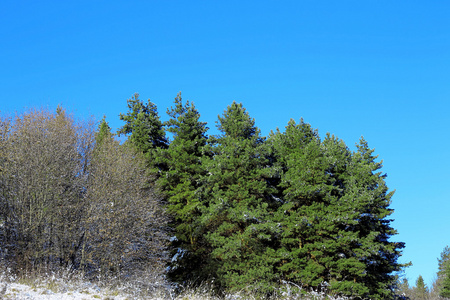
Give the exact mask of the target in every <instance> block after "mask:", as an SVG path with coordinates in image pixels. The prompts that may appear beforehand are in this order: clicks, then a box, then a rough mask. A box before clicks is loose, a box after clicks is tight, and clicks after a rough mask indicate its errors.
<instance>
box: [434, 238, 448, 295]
mask: <svg viewBox="0 0 450 300" xmlns="http://www.w3.org/2000/svg"><path fill="white" fill-rule="evenodd" d="M438 264H439V271H438V274H437V275H438V279H437V285H438V289H439V295H440V296H441V297H444V298H450V247H449V246H445V248H444V250H442V252H441V257H440V258H438Z"/></svg>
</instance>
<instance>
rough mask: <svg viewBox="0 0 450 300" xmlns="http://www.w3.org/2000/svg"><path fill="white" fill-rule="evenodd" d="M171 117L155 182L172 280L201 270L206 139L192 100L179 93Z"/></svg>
mask: <svg viewBox="0 0 450 300" xmlns="http://www.w3.org/2000/svg"><path fill="white" fill-rule="evenodd" d="M167 114H168V115H169V116H170V117H171V118H170V120H169V121H167V122H165V123H164V126H166V128H167V131H168V132H170V133H172V134H173V140H172V141H171V143H170V145H169V147H168V148H167V149H163V150H161V151H160V152H159V153H158V158H157V160H158V161H160V162H161V163H162V164H164V165H165V166H166V170H165V171H163V172H162V176H161V178H160V179H159V181H158V183H159V184H160V186H161V188H162V189H163V191H164V192H165V195H166V201H167V211H168V213H169V214H170V215H171V216H172V218H173V220H172V222H171V227H172V229H173V232H174V236H175V238H174V239H173V241H172V245H171V248H172V252H174V253H172V256H173V258H174V259H173V260H172V262H171V265H170V272H169V275H170V276H171V277H172V279H173V280H175V281H184V280H188V279H193V278H195V279H196V278H198V277H200V276H201V274H202V270H201V266H202V262H203V259H202V251H203V246H202V232H201V227H200V226H199V224H198V220H199V216H200V201H199V200H200V198H199V196H198V193H197V189H198V187H199V184H200V177H201V176H202V175H204V174H205V170H204V167H203V165H202V163H201V158H202V156H203V148H204V146H205V145H206V142H207V136H206V131H207V130H208V128H207V127H206V123H205V122H200V121H199V118H200V114H199V112H198V111H197V109H196V108H195V106H194V103H192V102H191V103H189V102H188V101H186V102H185V103H183V102H182V98H181V94H178V95H177V97H176V98H175V101H174V107H171V108H170V109H168V110H167Z"/></svg>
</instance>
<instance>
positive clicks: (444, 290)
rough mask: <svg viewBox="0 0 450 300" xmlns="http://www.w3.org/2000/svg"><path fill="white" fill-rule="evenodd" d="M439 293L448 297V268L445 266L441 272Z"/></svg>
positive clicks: (449, 288) (449, 289)
mask: <svg viewBox="0 0 450 300" xmlns="http://www.w3.org/2000/svg"><path fill="white" fill-rule="evenodd" d="M439 295H440V296H441V297H444V298H450V268H449V267H447V268H446V269H445V272H444V274H443V279H442V283H441V289H440V292H439Z"/></svg>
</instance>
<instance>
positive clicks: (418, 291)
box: [414, 275, 428, 300]
mask: <svg viewBox="0 0 450 300" xmlns="http://www.w3.org/2000/svg"><path fill="white" fill-rule="evenodd" d="M414 294H415V297H414V299H417V300H426V299H427V295H428V288H427V286H426V284H425V282H424V281H423V277H422V275H419V277H418V278H417V281H416V287H415V289H414Z"/></svg>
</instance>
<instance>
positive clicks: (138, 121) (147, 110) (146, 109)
mask: <svg viewBox="0 0 450 300" xmlns="http://www.w3.org/2000/svg"><path fill="white" fill-rule="evenodd" d="M127 105H128V112H127V113H126V114H122V113H121V114H120V120H122V121H124V122H125V124H124V125H123V126H122V127H121V128H120V129H119V130H118V132H117V133H118V134H126V135H129V137H128V141H129V143H131V144H132V145H133V147H134V148H135V149H136V150H137V151H139V152H141V153H143V154H144V155H145V157H146V158H147V160H148V161H149V162H150V165H151V166H156V167H158V168H161V166H160V165H157V164H156V163H155V162H154V159H155V152H156V150H157V149H160V148H162V149H165V148H167V145H168V141H167V139H166V135H165V132H164V129H163V124H162V122H161V121H160V119H159V115H158V112H157V107H156V105H155V104H154V103H152V102H151V101H150V99H149V100H148V101H147V104H144V103H143V102H142V100H140V99H139V94H138V93H136V94H134V96H133V97H132V98H131V99H128V100H127Z"/></svg>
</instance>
